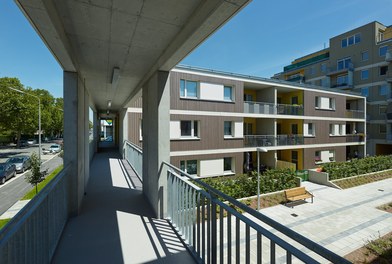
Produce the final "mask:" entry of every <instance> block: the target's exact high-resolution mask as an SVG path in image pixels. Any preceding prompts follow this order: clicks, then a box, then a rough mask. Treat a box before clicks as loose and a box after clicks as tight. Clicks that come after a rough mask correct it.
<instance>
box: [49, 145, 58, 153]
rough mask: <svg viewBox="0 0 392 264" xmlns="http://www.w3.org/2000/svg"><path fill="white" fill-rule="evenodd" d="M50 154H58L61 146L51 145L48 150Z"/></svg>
mask: <svg viewBox="0 0 392 264" xmlns="http://www.w3.org/2000/svg"><path fill="white" fill-rule="evenodd" d="M49 150H50V152H51V153H59V152H60V151H61V146H60V145H59V144H53V145H51V146H50V148H49Z"/></svg>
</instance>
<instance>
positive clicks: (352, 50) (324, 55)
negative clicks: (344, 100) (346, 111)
mask: <svg viewBox="0 0 392 264" xmlns="http://www.w3.org/2000/svg"><path fill="white" fill-rule="evenodd" d="M391 63H392V26H386V25H383V24H381V23H379V22H371V23H369V24H366V25H363V26H361V27H358V28H355V29H353V30H350V31H347V32H344V33H342V34H340V35H338V36H335V37H332V38H330V39H329V47H328V48H326V49H323V50H320V51H317V52H314V53H312V54H308V55H305V56H303V57H301V58H298V59H296V60H294V61H293V62H292V63H291V64H290V65H287V66H285V67H284V69H283V72H281V73H278V74H275V76H274V78H277V79H280V80H287V81H290V82H299V83H308V84H313V85H320V86H323V87H325V88H327V89H328V88H337V89H341V90H344V91H354V92H358V93H361V94H362V95H363V96H365V97H366V99H367V138H366V139H367V152H368V154H370V155H382V154H391V153H392V90H391V89H392V88H391V83H392V70H391V68H392V65H391Z"/></svg>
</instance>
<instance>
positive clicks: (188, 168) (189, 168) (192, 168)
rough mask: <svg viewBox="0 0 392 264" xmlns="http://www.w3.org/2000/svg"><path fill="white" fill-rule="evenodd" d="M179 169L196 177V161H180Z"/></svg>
mask: <svg viewBox="0 0 392 264" xmlns="http://www.w3.org/2000/svg"><path fill="white" fill-rule="evenodd" d="M180 169H181V170H182V171H185V172H186V173H188V174H190V175H197V160H182V161H180Z"/></svg>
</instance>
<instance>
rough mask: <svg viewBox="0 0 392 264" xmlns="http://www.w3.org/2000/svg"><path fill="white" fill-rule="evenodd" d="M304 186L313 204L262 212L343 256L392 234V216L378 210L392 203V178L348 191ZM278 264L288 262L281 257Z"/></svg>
mask: <svg viewBox="0 0 392 264" xmlns="http://www.w3.org/2000/svg"><path fill="white" fill-rule="evenodd" d="M303 186H305V187H306V189H307V190H310V191H311V192H312V193H313V194H314V196H315V198H314V203H313V204H312V203H311V202H310V199H309V202H307V203H303V204H299V205H296V206H293V207H287V206H284V205H278V206H274V207H270V208H266V209H262V210H261V212H262V213H263V214H265V215H267V216H269V217H271V218H273V219H274V220H276V221H278V222H279V223H281V224H283V225H286V226H287V227H289V228H292V229H293V230H295V231H296V232H298V233H300V234H302V235H304V236H306V237H308V238H309V239H311V240H313V241H315V242H317V243H319V244H321V245H322V246H324V247H326V248H328V249H329V250H331V251H333V252H335V253H336V254H338V255H340V256H345V255H347V254H348V253H350V252H352V251H354V250H356V249H357V248H360V247H362V246H363V245H364V244H365V243H366V242H368V241H369V240H373V239H375V238H378V237H380V236H383V235H385V234H387V233H389V232H391V231H392V214H391V213H387V212H385V211H382V210H379V209H377V208H376V207H377V206H379V205H382V204H385V203H389V202H392V179H386V180H383V181H379V182H374V183H370V184H366V185H362V186H358V187H355V188H350V189H346V190H338V189H334V188H330V187H325V186H322V185H318V184H313V183H310V182H304V183H303ZM267 229H268V228H267ZM273 233H275V234H278V233H277V231H273ZM278 235H279V234H278ZM279 236H281V235H279ZM285 240H286V241H287V238H285ZM293 243H294V244H296V242H293ZM303 250H304V251H306V252H310V251H309V250H307V249H306V248H303ZM278 255H279V254H278ZM320 261H321V262H322V263H324V262H326V261H325V260H321V259H320ZM277 262H278V263H284V262H285V261H284V259H282V258H279V257H278V259H277Z"/></svg>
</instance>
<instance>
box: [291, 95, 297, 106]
mask: <svg viewBox="0 0 392 264" xmlns="http://www.w3.org/2000/svg"><path fill="white" fill-rule="evenodd" d="M291 104H292V105H297V104H298V96H293V97H291Z"/></svg>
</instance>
